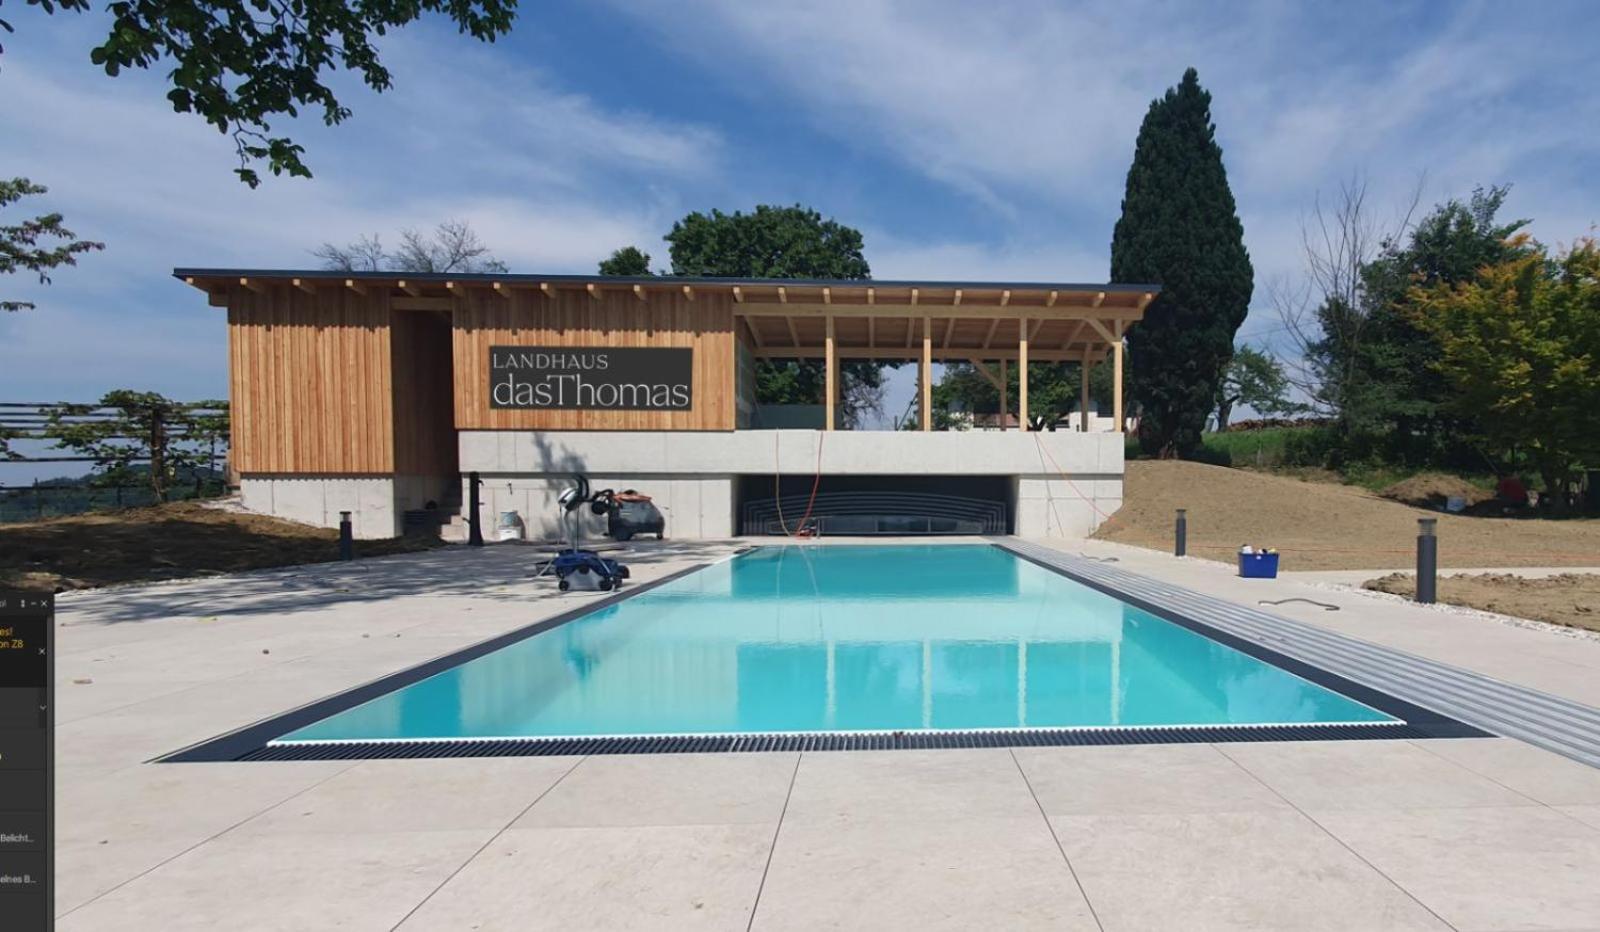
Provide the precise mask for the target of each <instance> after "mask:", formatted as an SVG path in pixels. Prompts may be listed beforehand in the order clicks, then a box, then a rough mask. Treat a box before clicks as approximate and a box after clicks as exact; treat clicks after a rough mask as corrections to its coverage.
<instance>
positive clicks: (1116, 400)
mask: <svg viewBox="0 0 1600 932" xmlns="http://www.w3.org/2000/svg"><path fill="white" fill-rule="evenodd" d="M1116 332H1117V338H1116V339H1115V340H1112V341H1111V416H1112V417H1114V418H1116V419H1117V433H1119V434H1120V433H1122V324H1120V323H1119V324H1117V327H1116Z"/></svg>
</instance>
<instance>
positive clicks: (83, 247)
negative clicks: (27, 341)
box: [0, 178, 106, 311]
mask: <svg viewBox="0 0 1600 932" xmlns="http://www.w3.org/2000/svg"><path fill="white" fill-rule="evenodd" d="M48 191H49V188H46V187H45V186H44V185H42V184H34V183H33V182H31V181H29V180H28V179H26V178H12V179H11V180H10V181H5V180H0V210H3V209H5V208H6V207H9V206H11V205H12V204H15V203H17V202H18V201H21V200H22V199H23V198H25V197H32V196H35V195H40V194H44V193H46V192H48ZM52 243H53V244H56V245H46V244H52ZM104 248H106V246H105V244H104V243H95V242H90V241H89V240H81V239H78V236H77V234H76V233H73V232H72V231H71V230H69V229H67V228H66V227H65V226H64V225H63V218H62V216H61V215H60V214H41V215H40V216H37V217H30V218H27V219H25V220H23V221H22V222H20V223H5V224H0V275H11V274H15V273H17V272H32V273H34V274H35V275H38V276H39V284H41V285H48V284H50V271H51V270H52V269H57V268H60V267H61V266H64V265H77V264H78V257H79V256H81V255H83V254H84V253H86V252H96V251H99V250H101V249H104ZM33 306H34V305H33V302H31V301H20V300H14V299H4V298H0V311H30V310H33Z"/></svg>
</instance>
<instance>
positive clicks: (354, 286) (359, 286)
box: [239, 278, 367, 295]
mask: <svg viewBox="0 0 1600 932" xmlns="http://www.w3.org/2000/svg"><path fill="white" fill-rule="evenodd" d="M239 281H240V282H241V283H242V282H243V281H244V279H242V278H241V279H239ZM344 286H345V287H346V288H349V289H350V290H351V291H354V292H355V293H356V294H359V295H365V294H366V293H367V286H366V285H365V284H364V283H362V282H358V281H356V280H355V279H353V278H347V279H345V280H344Z"/></svg>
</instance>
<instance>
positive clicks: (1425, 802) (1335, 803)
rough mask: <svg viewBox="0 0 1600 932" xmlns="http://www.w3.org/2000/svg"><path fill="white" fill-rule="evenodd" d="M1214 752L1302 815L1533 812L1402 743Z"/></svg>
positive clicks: (1486, 782)
mask: <svg viewBox="0 0 1600 932" xmlns="http://www.w3.org/2000/svg"><path fill="white" fill-rule="evenodd" d="M1474 740H1485V741H1487V740H1491V739H1487V738H1484V739H1474ZM1217 749H1218V750H1220V751H1221V752H1222V753H1224V754H1226V755H1228V756H1229V757H1231V758H1233V759H1234V760H1235V761H1238V762H1239V764H1240V766H1242V767H1244V768H1245V769H1246V770H1248V771H1250V772H1251V773H1253V774H1255V775H1256V776H1257V777H1259V778H1260V779H1261V781H1262V782H1263V783H1266V784H1267V785H1268V786H1270V787H1272V788H1273V789H1274V790H1277V791H1278V792H1279V793H1281V794H1283V796H1284V797H1285V798H1287V799H1288V800H1289V801H1290V802H1292V803H1294V804H1295V805H1296V806H1299V807H1301V808H1303V809H1410V808H1417V807H1421V806H1436V807H1446V806H1533V805H1537V803H1536V802H1535V801H1534V800H1532V799H1529V798H1528V797H1526V796H1523V795H1521V794H1519V793H1514V792H1512V791H1511V790H1509V789H1506V788H1505V787H1503V786H1501V785H1499V784H1498V783H1495V782H1494V781H1492V780H1490V779H1488V778H1487V777H1482V776H1479V775H1478V774H1475V773H1473V772H1472V771H1470V770H1467V769H1466V768H1465V767H1462V766H1460V765H1458V764H1455V763H1452V762H1450V761H1447V760H1445V759H1443V758H1441V757H1438V756H1436V755H1434V754H1431V753H1429V752H1427V751H1424V750H1422V749H1421V748H1419V747H1417V746H1416V745H1414V744H1411V743H1410V742H1407V741H1382V740H1378V741H1271V742H1261V743H1259V744H1225V745H1218V746H1217Z"/></svg>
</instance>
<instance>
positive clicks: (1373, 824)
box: [1312, 807, 1600, 932]
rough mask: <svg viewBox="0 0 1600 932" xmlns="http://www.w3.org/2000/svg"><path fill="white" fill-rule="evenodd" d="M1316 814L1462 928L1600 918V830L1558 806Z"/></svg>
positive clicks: (1571, 923)
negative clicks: (1561, 811) (1597, 878)
mask: <svg viewBox="0 0 1600 932" xmlns="http://www.w3.org/2000/svg"><path fill="white" fill-rule="evenodd" d="M1312 815H1313V817H1314V818H1316V820H1317V821H1318V822H1320V823H1322V825H1323V826H1324V827H1326V828H1327V829H1328V831H1330V832H1332V833H1333V834H1334V835H1336V836H1338V837H1339V838H1340V839H1342V840H1343V841H1344V842H1345V843H1346V844H1348V845H1349V846H1350V847H1351V848H1352V849H1354V850H1355V851H1357V852H1358V853H1360V854H1361V856H1362V857H1364V858H1366V859H1367V860H1368V861H1370V862H1371V863H1372V864H1373V865H1374V866H1376V867H1377V868H1378V869H1379V870H1381V871H1383V872H1384V873H1385V874H1387V875H1388V876H1390V877H1392V878H1393V879H1394V881H1395V882H1396V883H1398V884H1400V885H1401V886H1402V887H1404V888H1405V889H1406V890H1407V891H1409V892H1410V893H1411V894H1412V895H1413V896H1415V897H1417V899H1419V900H1421V901H1422V902H1423V903H1426V904H1427V905H1428V907H1429V908H1431V909H1432V910H1433V911H1434V912H1436V913H1438V914H1439V915H1440V916H1442V917H1444V918H1445V919H1446V920H1447V921H1449V922H1450V923H1451V924H1452V925H1454V926H1455V927H1456V928H1457V929H1460V930H1463V932H1470V930H1488V929H1572V928H1580V927H1583V926H1588V925H1593V924H1594V922H1595V921H1596V919H1600V884H1597V883H1596V882H1595V878H1596V877H1597V876H1600V831H1597V830H1595V829H1594V828H1591V827H1589V826H1586V825H1583V824H1580V823H1579V822H1576V821H1574V820H1572V819H1570V818H1568V817H1566V816H1565V815H1563V814H1561V813H1559V812H1556V811H1554V810H1552V809H1546V808H1544V807H1535V808H1527V807H1516V808H1476V809H1414V810H1408V811H1401V812H1393V811H1390V812H1317V813H1312Z"/></svg>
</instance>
